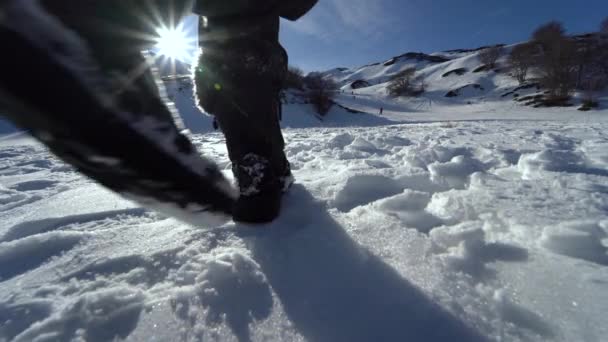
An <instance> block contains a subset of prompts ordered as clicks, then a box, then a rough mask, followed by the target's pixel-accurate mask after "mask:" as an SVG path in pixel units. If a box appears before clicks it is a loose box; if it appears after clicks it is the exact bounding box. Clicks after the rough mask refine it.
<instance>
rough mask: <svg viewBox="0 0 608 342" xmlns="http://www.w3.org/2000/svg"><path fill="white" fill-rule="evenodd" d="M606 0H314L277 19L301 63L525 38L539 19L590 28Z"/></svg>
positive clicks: (327, 63) (326, 64) (322, 64)
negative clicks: (296, 15)
mask: <svg viewBox="0 0 608 342" xmlns="http://www.w3.org/2000/svg"><path fill="white" fill-rule="evenodd" d="M605 17H608V0H578V1H577V0H500V1H499V0H485V1H482V0H459V1H453V0H434V1H433V0H320V1H319V4H318V5H317V6H316V7H315V8H314V9H313V10H312V11H311V12H310V13H309V14H308V15H307V16H305V17H304V18H302V19H300V20H299V21H297V22H295V23H291V22H287V21H284V22H283V25H282V30H281V42H282V44H283V45H284V46H285V48H286V49H287V51H288V52H289V55H290V64H293V65H296V66H299V67H300V68H302V69H304V70H306V71H313V70H326V69H330V68H333V67H338V66H345V67H354V66H360V65H364V64H367V63H370V62H377V61H381V60H385V59H388V58H389V57H392V56H395V55H399V54H402V53H405V52H408V51H422V52H436V51H442V50H448V49H456V48H471V47H478V46H481V45H487V44H495V43H514V42H518V41H523V40H526V39H527V38H528V37H529V36H530V34H531V33H532V31H533V30H534V29H535V28H536V27H538V26H539V25H540V24H542V23H545V22H548V21H550V20H558V21H561V22H563V23H564V25H565V27H566V29H567V30H568V32H570V33H583V32H589V31H596V30H597V28H598V27H599V24H600V22H601V21H602V19H603V18H605Z"/></svg>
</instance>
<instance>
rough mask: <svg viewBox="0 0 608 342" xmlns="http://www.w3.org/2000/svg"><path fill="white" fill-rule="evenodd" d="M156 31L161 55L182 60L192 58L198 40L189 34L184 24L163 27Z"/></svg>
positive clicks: (157, 46) (157, 45)
mask: <svg viewBox="0 0 608 342" xmlns="http://www.w3.org/2000/svg"><path fill="white" fill-rule="evenodd" d="M156 33H157V35H158V37H157V38H156V48H157V49H158V52H159V53H160V54H161V55H164V56H166V57H168V58H170V59H171V60H179V61H182V62H187V61H189V60H190V59H192V56H193V54H194V52H193V51H195V50H196V42H195V40H194V39H192V38H190V37H189V36H188V33H187V32H186V31H185V30H184V27H183V25H179V26H177V27H175V28H167V27H162V28H159V29H157V30H156Z"/></svg>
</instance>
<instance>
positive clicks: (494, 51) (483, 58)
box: [479, 45, 503, 69]
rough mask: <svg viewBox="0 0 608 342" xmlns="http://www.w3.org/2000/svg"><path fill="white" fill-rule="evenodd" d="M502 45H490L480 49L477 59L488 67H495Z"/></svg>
mask: <svg viewBox="0 0 608 342" xmlns="http://www.w3.org/2000/svg"><path fill="white" fill-rule="evenodd" d="M502 51H503V47H502V46H501V45H496V46H491V47H489V48H486V49H484V50H482V51H481V52H480V53H479V61H480V62H481V63H483V64H484V65H485V66H487V67H488V68H489V69H493V68H494V67H496V62H497V61H498V58H500V56H501V55H502Z"/></svg>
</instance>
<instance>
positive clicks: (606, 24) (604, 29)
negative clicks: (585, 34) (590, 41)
mask: <svg viewBox="0 0 608 342" xmlns="http://www.w3.org/2000/svg"><path fill="white" fill-rule="evenodd" d="M600 32H601V33H603V34H604V35H608V18H606V19H604V21H602V24H601V25H600Z"/></svg>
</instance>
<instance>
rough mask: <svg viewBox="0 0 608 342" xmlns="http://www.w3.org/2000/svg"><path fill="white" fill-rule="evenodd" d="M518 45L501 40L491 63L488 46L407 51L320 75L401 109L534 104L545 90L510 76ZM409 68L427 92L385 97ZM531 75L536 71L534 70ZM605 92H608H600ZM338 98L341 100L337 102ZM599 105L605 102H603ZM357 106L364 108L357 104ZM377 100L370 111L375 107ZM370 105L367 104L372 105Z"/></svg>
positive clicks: (581, 39)
mask: <svg viewBox="0 0 608 342" xmlns="http://www.w3.org/2000/svg"><path fill="white" fill-rule="evenodd" d="M594 37H595V36H593V35H582V36H575V37H573V38H572V39H574V40H577V41H579V42H586V41H588V40H592V39H596V38H594ZM517 45H519V44H513V45H508V46H504V45H499V46H500V47H502V53H501V55H500V58H499V59H498V61H497V64H496V66H495V67H493V68H488V67H487V66H486V65H484V64H483V63H482V62H481V61H480V54H481V53H483V50H484V49H486V48H488V47H480V48H477V49H470V50H467V49H461V50H450V51H444V52H437V53H432V54H425V53H416V52H410V53H405V54H403V55H400V56H396V57H392V58H390V59H388V60H386V61H383V62H377V63H372V64H368V65H365V66H362V67H358V68H353V69H349V68H336V69H332V70H328V71H326V72H323V73H322V75H323V76H324V77H327V78H331V79H332V80H334V81H335V82H336V83H337V84H338V85H339V87H340V89H341V91H342V93H343V94H347V95H357V96H360V97H364V98H373V99H375V100H378V101H380V102H384V103H385V104H386V107H393V106H395V105H397V106H399V108H400V110H401V111H405V112H408V111H418V110H420V109H421V107H422V109H424V107H430V106H432V107H434V108H433V111H436V109H437V108H442V107H444V108H445V107H447V108H446V109H448V108H449V110H451V109H452V108H453V107H461V106H469V107H470V106H477V105H484V107H485V108H489V109H490V110H502V108H505V107H513V106H517V105H519V104H527V105H530V106H533V105H535V104H536V102H535V101H534V97H535V96H540V95H542V94H543V92H544V89H541V87H540V86H539V85H538V83H535V81H534V80H533V77H532V80H531V81H529V82H528V83H527V84H524V85H523V86H522V85H520V84H519V83H518V82H517V80H516V79H515V78H514V77H513V76H512V75H511V71H510V70H509V67H508V63H507V57H508V55H509V53H510V51H511V50H512V49H513V48H514V47H516V46H517ZM409 68H414V69H415V70H416V73H415V77H416V78H417V79H419V82H420V83H421V84H424V86H425V88H426V91H425V92H424V94H422V95H421V96H419V97H417V98H395V97H392V96H389V95H388V93H387V87H388V85H389V81H390V80H391V78H392V77H393V76H395V75H397V74H398V73H399V72H401V71H404V70H406V69H409ZM532 76H534V72H532ZM581 95H582V94H580V93H576V94H575V96H574V98H573V99H572V101H570V102H571V104H572V105H573V106H575V107H577V108H578V107H580V102H581ZM603 95H604V96H605V95H608V92H604V94H603ZM339 102H340V101H339ZM602 106H604V107H605V106H606V103H605V102H603V104H602ZM355 107H357V108H356V109H361V108H363V107H360V106H355ZM380 107H385V106H383V105H382V104H381V103H378V106H376V108H374V109H373V110H372V112H376V111H377V110H378V109H379V108H380ZM371 109H372V108H368V110H371Z"/></svg>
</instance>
